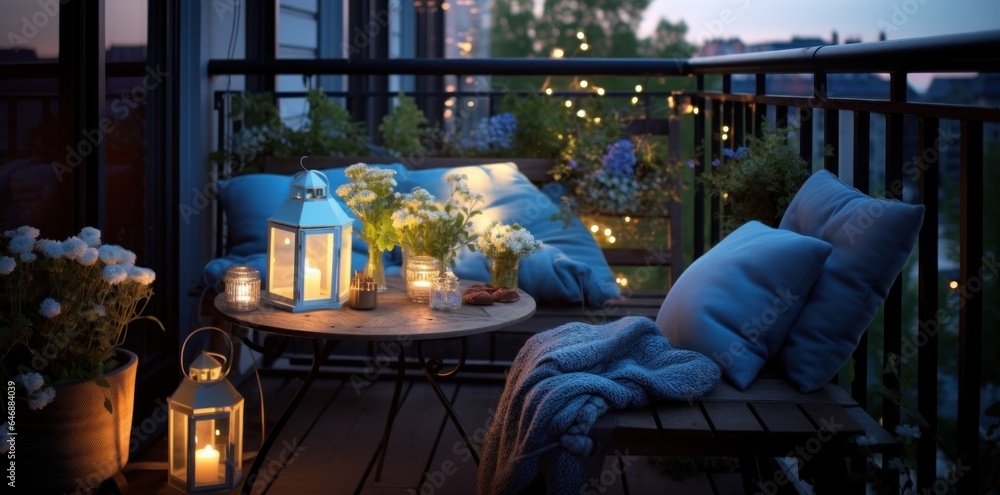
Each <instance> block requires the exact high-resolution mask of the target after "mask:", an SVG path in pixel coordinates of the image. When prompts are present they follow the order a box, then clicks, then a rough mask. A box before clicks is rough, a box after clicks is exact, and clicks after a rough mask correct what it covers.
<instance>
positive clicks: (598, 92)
mask: <svg viewBox="0 0 1000 495" xmlns="http://www.w3.org/2000/svg"><path fill="white" fill-rule="evenodd" d="M597 96H604V88H597Z"/></svg>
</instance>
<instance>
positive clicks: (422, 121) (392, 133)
mask: <svg viewBox="0 0 1000 495" xmlns="http://www.w3.org/2000/svg"><path fill="white" fill-rule="evenodd" d="M397 98H398V99H399V104H398V105H396V108H394V109H393V110H392V113H390V114H388V115H386V116H385V117H383V118H382V123H381V124H379V126H378V130H379V132H381V133H382V144H383V146H384V147H385V148H386V150H387V151H389V153H391V154H392V155H393V156H396V157H402V156H411V157H412V156H423V155H426V154H427V152H428V150H427V149H426V148H425V143H427V142H428V138H430V137H431V136H432V135H433V132H432V131H431V130H430V129H428V128H427V117H426V116H425V115H424V112H423V111H421V110H420V108H418V107H417V104H416V102H415V101H414V99H413V98H410V97H409V96H406V95H405V94H403V93H402V92H400V93H399V95H398V96H397Z"/></svg>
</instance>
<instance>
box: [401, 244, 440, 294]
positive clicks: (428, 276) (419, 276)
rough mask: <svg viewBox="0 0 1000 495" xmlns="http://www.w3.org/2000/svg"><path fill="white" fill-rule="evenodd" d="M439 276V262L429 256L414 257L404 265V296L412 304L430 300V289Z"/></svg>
mask: <svg viewBox="0 0 1000 495" xmlns="http://www.w3.org/2000/svg"><path fill="white" fill-rule="evenodd" d="M440 274H441V262H440V261H438V260H437V258H433V257H431V256H414V257H412V258H410V260H409V262H407V264H406V296H407V297H409V298H410V300H411V301H413V302H418V303H426V302H427V301H430V299H431V287H432V286H433V285H434V282H435V281H436V280H437V278H438V275H440Z"/></svg>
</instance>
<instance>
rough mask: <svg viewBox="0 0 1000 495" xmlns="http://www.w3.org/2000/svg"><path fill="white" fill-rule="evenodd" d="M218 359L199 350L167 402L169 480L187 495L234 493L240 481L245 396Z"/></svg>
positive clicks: (209, 353) (182, 352) (217, 356)
mask: <svg viewBox="0 0 1000 495" xmlns="http://www.w3.org/2000/svg"><path fill="white" fill-rule="evenodd" d="M209 328H211V327H206V328H202V329H199V330H196V331H195V332H192V333H191V335H194V334H195V333H197V332H198V331H200V330H207V329H209ZM212 329H214V328H212ZM214 330H218V329H214ZM219 331H220V332H221V330H219ZM223 333H224V332H223ZM191 335H189V336H188V338H189V339H190V337H191ZM226 336H227V337H228V335H226ZM186 344H187V340H185V345H186ZM230 349H232V343H231V342H230ZM183 355H184V346H181V356H183ZM217 358H221V359H223V360H226V359H225V357H224V356H222V355H220V354H215V353H211V352H206V351H203V352H202V353H201V354H200V355H199V356H198V357H197V358H196V359H195V360H194V362H192V363H191V366H190V368H189V371H187V372H185V374H184V380H183V381H182V382H181V384H180V385H179V386H178V387H177V390H176V391H175V392H174V393H173V395H171V396H170V397H169V398H168V399H167V402H168V405H169V411H168V413H167V422H168V423H167V426H168V432H167V438H168V441H167V444H168V446H167V449H168V450H167V481H168V484H169V485H170V486H172V487H174V488H177V489H179V490H181V491H184V492H185V493H214V492H218V491H223V490H232V489H233V488H234V487H235V486H236V484H237V483H239V481H240V479H241V478H242V471H243V469H242V466H243V397H242V396H241V395H240V394H239V392H237V391H236V389H235V388H234V387H233V385H232V384H231V383H229V380H227V379H226V375H228V373H229V368H226V369H225V371H223V363H222V362H220V361H219V359H217ZM226 361H228V362H231V359H230V360H226Z"/></svg>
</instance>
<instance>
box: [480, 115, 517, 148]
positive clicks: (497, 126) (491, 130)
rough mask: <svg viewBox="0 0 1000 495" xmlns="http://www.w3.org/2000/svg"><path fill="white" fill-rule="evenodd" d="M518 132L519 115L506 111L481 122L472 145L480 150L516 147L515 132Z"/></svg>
mask: <svg viewBox="0 0 1000 495" xmlns="http://www.w3.org/2000/svg"><path fill="white" fill-rule="evenodd" d="M515 132H517V117H514V114H512V113H510V112H504V113H500V114H497V115H494V116H492V117H490V118H489V119H484V120H481V121H480V122H479V128H478V129H476V132H475V139H474V140H473V142H472V145H473V146H475V148H476V149H477V150H479V151H486V150H488V149H491V148H499V149H510V148H513V147H514V133H515Z"/></svg>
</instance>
